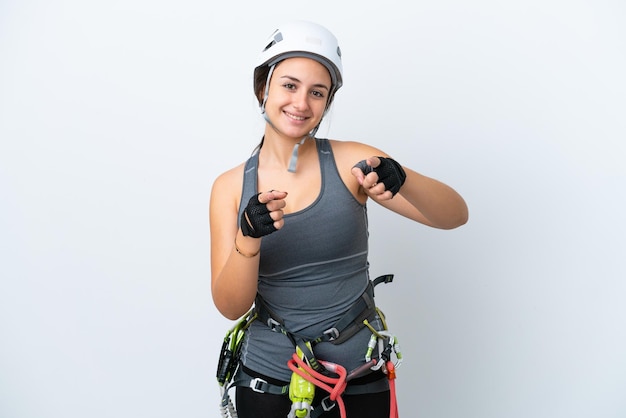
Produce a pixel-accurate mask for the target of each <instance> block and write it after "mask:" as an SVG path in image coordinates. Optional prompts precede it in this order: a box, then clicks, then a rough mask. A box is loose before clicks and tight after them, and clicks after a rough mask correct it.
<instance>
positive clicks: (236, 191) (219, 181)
mask: <svg viewBox="0 0 626 418" xmlns="http://www.w3.org/2000/svg"><path fill="white" fill-rule="evenodd" d="M243 168H244V164H243V163H242V164H239V165H238V166H236V167H233V168H231V169H230V170H227V171H225V172H223V173H222V174H220V175H219V176H217V178H216V179H215V181H214V182H213V186H212V188H211V206H220V207H225V205H227V206H229V205H234V206H235V207H238V205H239V198H240V197H241V187H242V184H243Z"/></svg>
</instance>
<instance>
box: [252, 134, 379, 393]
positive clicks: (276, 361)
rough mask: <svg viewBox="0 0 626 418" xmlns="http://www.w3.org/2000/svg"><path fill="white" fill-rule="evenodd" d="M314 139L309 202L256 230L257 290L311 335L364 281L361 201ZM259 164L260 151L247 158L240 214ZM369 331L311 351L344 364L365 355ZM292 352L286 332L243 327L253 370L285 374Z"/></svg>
mask: <svg viewBox="0 0 626 418" xmlns="http://www.w3.org/2000/svg"><path fill="white" fill-rule="evenodd" d="M315 142H316V145H317V151H318V155H319V160H320V168H321V180H322V181H321V190H320V193H319V195H318V197H317V199H316V200H315V201H314V202H313V203H312V204H311V205H310V206H308V207H307V208H304V209H303V210H301V211H299V212H295V213H291V214H287V215H285V218H284V219H285V224H284V226H283V228H281V229H280V230H279V231H276V232H274V233H272V234H270V235H267V236H265V237H263V238H262V242H261V254H260V265H259V281H258V293H259V294H260V295H261V296H262V297H263V299H264V300H265V302H266V303H267V305H268V306H269V308H270V309H271V310H272V311H273V312H274V313H275V314H276V315H277V316H279V317H281V318H282V319H283V320H284V323H285V328H286V329H288V330H290V331H291V332H294V333H298V334H299V335H304V336H307V337H309V338H315V337H318V336H320V335H321V334H322V332H323V331H324V330H327V329H329V328H331V327H332V326H333V325H334V324H335V323H336V322H337V321H338V320H339V318H340V317H341V316H342V315H343V314H344V313H345V312H346V311H347V310H348V309H349V308H350V306H351V305H352V304H353V303H354V302H355V301H356V300H357V299H358V298H359V297H360V296H361V294H362V293H363V291H364V290H365V289H366V287H367V285H368V283H369V269H368V267H369V264H368V242H367V240H368V230H367V208H366V206H365V205H363V204H361V203H360V202H359V201H357V200H356V199H355V198H354V196H353V195H352V193H351V192H350V190H348V188H347V187H346V186H345V184H344V183H343V181H342V180H341V177H340V176H339V172H338V170H337V166H336V164H335V159H334V156H333V153H332V149H331V146H330V143H329V141H328V140H326V139H319V138H316V139H315ZM257 167H258V153H256V154H255V155H253V156H252V157H250V159H249V160H248V161H247V162H246V165H245V169H244V181H243V192H242V196H241V205H240V206H241V207H240V216H241V213H242V212H243V210H244V209H245V204H246V202H248V200H249V199H250V197H251V196H253V195H254V194H257V193H258V190H257ZM376 322H377V323H376V324H374V326H376V327H377V328H378V329H380V327H381V323H380V322H379V321H376ZM370 335H371V333H370V331H369V330H368V329H367V328H363V329H362V330H361V331H359V332H358V333H357V334H356V335H355V336H354V337H352V338H351V339H349V340H348V341H346V342H344V343H342V344H339V345H334V344H332V343H328V342H325V343H320V344H317V345H316V346H315V347H314V353H315V355H316V357H317V358H318V359H320V360H326V361H330V362H334V363H337V364H341V365H343V366H344V367H346V369H347V370H348V371H350V370H352V369H354V368H356V367H358V366H359V365H361V364H363V363H364V362H365V352H366V349H367V343H368V341H369V337H370ZM293 353H294V346H293V344H292V343H291V341H290V340H289V339H288V338H287V337H286V336H285V335H283V334H281V333H277V332H273V331H271V330H270V329H269V328H268V327H267V326H266V325H265V324H262V323H261V322H260V321H255V322H254V323H253V324H252V325H251V327H250V328H249V332H248V333H247V334H246V339H245V341H244V345H243V347H242V362H243V364H244V365H245V366H246V367H248V368H249V369H252V370H254V371H256V372H258V373H262V374H264V375H266V376H269V377H272V378H275V379H279V380H283V381H288V380H289V378H290V376H291V371H290V370H289V368H288V367H287V361H288V360H289V359H290V358H291V355H292V354H293Z"/></svg>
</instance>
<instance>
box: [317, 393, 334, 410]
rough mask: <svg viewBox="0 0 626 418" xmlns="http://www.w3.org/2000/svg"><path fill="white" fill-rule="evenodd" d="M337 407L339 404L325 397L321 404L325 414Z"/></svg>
mask: <svg viewBox="0 0 626 418" xmlns="http://www.w3.org/2000/svg"><path fill="white" fill-rule="evenodd" d="M335 405H337V402H335V401H331V400H330V396H327V397H325V398H324V399H322V402H320V406H321V407H322V409H323V410H324V412H328V411H330V410H331V409H333V408H334V407H335Z"/></svg>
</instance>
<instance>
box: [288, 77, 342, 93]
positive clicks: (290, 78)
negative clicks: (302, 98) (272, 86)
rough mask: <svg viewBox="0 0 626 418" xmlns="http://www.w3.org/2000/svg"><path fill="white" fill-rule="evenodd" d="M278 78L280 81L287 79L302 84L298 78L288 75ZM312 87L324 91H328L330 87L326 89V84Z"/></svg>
mask: <svg viewBox="0 0 626 418" xmlns="http://www.w3.org/2000/svg"><path fill="white" fill-rule="evenodd" d="M280 78H281V79H282V78H287V79H289V80H291V81H296V82H298V83H302V81H300V80H299V79H298V78H296V77H293V76H290V75H284V76H281V77H280ZM313 87H317V88H322V89H326V90H328V91H330V87H328V86H327V85H326V84H321V83H319V84H313Z"/></svg>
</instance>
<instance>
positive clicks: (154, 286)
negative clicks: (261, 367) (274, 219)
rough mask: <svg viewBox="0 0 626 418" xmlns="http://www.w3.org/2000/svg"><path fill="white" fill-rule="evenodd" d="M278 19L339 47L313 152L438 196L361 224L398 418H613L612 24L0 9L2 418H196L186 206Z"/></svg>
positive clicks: (619, 373)
mask: <svg viewBox="0 0 626 418" xmlns="http://www.w3.org/2000/svg"><path fill="white" fill-rule="evenodd" d="M293 18H298V19H309V20H313V21H317V22H319V23H322V24H324V25H326V26H327V27H329V28H330V29H331V30H332V31H334V32H335V34H336V35H337V37H338V38H339V39H340V42H341V45H342V49H343V53H344V65H345V87H344V88H343V89H342V90H340V91H339V93H338V96H337V99H336V102H335V106H334V109H333V111H332V112H331V114H330V115H329V117H328V120H327V121H326V123H325V124H324V126H323V128H322V129H321V130H320V134H321V135H324V136H329V137H333V138H339V139H350V140H360V141H363V142H368V143H371V144H373V145H375V146H377V147H380V148H382V149H383V150H385V151H386V152H388V153H390V154H391V155H393V156H395V157H396V158H397V159H398V160H399V161H400V162H401V163H403V164H404V165H407V166H410V167H412V168H414V169H415V170H418V171H420V172H422V173H424V174H427V175H430V176H433V177H436V178H438V179H440V180H442V181H444V182H446V183H448V184H450V185H452V186H453V187H455V188H456V189H457V190H458V191H459V192H460V193H461V194H462V195H463V196H464V197H465V198H466V200H467V202H468V204H469V207H470V221H469V223H468V224H467V225H466V226H463V227H462V228H460V229H457V230H454V231H439V230H433V229H428V228H426V227H423V226H420V225H417V224H413V223H410V222H409V221H407V220H403V219H399V218H398V217H397V216H393V215H392V214H390V213H386V212H384V211H382V210H380V208H377V207H375V206H373V205H370V219H371V235H372V241H371V265H372V275H377V274H382V273H387V272H392V273H395V274H396V280H395V282H394V284H392V285H387V286H385V287H381V288H379V289H377V296H378V301H379V302H378V303H379V305H380V307H381V308H382V309H383V310H384V311H385V313H386V314H387V317H388V320H389V323H390V326H391V329H392V330H393V331H395V332H396V333H397V334H398V337H399V338H400V342H401V345H402V348H403V353H404V357H405V360H404V363H403V364H402V366H401V368H400V369H399V370H398V374H399V377H398V383H397V385H398V391H399V394H398V397H399V404H400V413H401V415H402V416H403V417H404V418H409V417H419V418H457V417H461V416H462V417H466V418H531V417H532V418H557V417H563V418H565V417H567V418H583V417H594V418H598V417H602V418H618V417H624V416H626V396H625V393H626V308H625V307H624V298H625V296H626V284H625V283H624V280H625V279H626V267H625V262H624V256H625V255H626V254H625V253H626V251H625V247H626V246H625V245H624V236H626V222H625V221H624V212H623V211H624V205H625V203H626V187H625V185H626V181H625V180H626V169H625V167H624V157H625V156H626V155H625V154H626V153H625V151H624V140H625V139H626V117H625V116H626V99H625V97H626V82H625V81H624V74H626V29H625V26H624V22H625V21H626V6H625V5H624V3H623V2H622V1H620V0H612V1H611V0H600V1H598V0H593V1H592V0H588V1H582V0H574V1H565V0H562V1H560V0H541V1H539V0H529V1H509V2H498V1H495V0H494V1H489V0H478V1H474V2H465V1H460V0H457V1H455V0H441V1H431V2H417V3H416V2H408V1H403V2H400V1H385V2H363V1H360V2H356V1H355V2H351V3H350V4H347V2H340V1H318V2H282V1H265V2H259V1H242V2H209V1H197V0H178V1H148V0H109V1H78V0H66V1H60V0H54V1H52V0H49V1H43V0H41V1H36V0H30V1H29V0H22V1H18V0H3V1H0V196H1V197H0V199H1V205H0V274H1V278H0V416H1V417H3V418H43V417H45V418H56V417H59V418H60V417H63V418H84V417H90V418H100V417H107V418H108V417H111V418H113V417H115V418H125V417H148V418H160V417H168V418H169V417H187V418H193V417H198V418H199V417H217V416H218V392H219V390H218V386H217V383H216V381H215V369H216V364H217V355H218V350H219V347H220V345H221V340H222V338H223V336H224V334H225V332H226V330H227V328H228V327H230V322H228V321H226V320H224V319H223V318H222V317H221V316H220V315H219V314H218V312H217V311H216V309H215V308H214V307H213V304H212V301H211V296H210V273H209V249H210V248H209V247H210V246H209V231H208V221H207V205H208V197H209V193H210V188H211V184H212V181H213V180H214V178H215V177H216V176H217V175H218V174H219V173H221V172H223V171H224V170H226V169H228V168H230V167H232V166H234V165H236V164H238V163H240V162H242V161H243V160H244V159H245V158H247V156H248V155H249V154H250V152H251V151H252V149H253V148H254V146H255V145H256V144H257V142H258V141H259V139H260V135H261V129H262V119H261V118H260V117H259V116H258V112H257V110H256V106H255V103H254V99H253V96H252V89H251V85H252V81H251V71H252V66H253V63H254V60H255V58H256V54H257V52H258V50H259V48H260V47H261V44H262V43H263V41H264V39H265V37H266V36H267V35H269V33H270V32H271V31H273V29H275V28H276V26H277V25H278V24H279V23H280V22H282V21H284V20H290V19H293Z"/></svg>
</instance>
